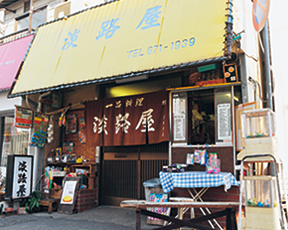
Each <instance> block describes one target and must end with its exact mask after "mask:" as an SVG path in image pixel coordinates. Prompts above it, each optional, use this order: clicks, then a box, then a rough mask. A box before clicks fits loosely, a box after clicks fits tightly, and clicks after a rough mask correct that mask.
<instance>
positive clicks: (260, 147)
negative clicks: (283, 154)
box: [242, 108, 278, 161]
mask: <svg viewBox="0 0 288 230" xmlns="http://www.w3.org/2000/svg"><path fill="white" fill-rule="evenodd" d="M274 120H275V114H274V112H273V111H272V110H271V109H268V108H265V109H258V110H248V111H244V112H243V114H242V127H243V138H244V142H245V151H244V153H245V155H251V154H258V153H260V154H263V153H268V154H272V155H273V156H275V157H276V158H277V159H278V154H277V138H276V130H275V121H274ZM242 157H244V156H242ZM270 158H271V157H270ZM250 160H251V159H250ZM257 160H259V159H257ZM260 160H265V161H267V160H271V159H269V157H263V158H262V159H260Z"/></svg>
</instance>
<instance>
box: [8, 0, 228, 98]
mask: <svg viewBox="0 0 288 230" xmlns="http://www.w3.org/2000/svg"><path fill="white" fill-rule="evenodd" d="M230 1H231V0H230ZM226 2H227V0H217V1H215V0H205V1H203V0H181V1H180V0H173V1H168V0H121V1H115V2H112V3H108V4H104V5H102V6H98V7H93V8H90V9H87V10H85V11H82V12H79V13H77V14H74V15H70V16H69V17H67V18H62V19H60V20H56V21H53V22H51V23H47V24H45V25H43V26H40V27H39V28H38V29H37V32H36V34H35V36H34V39H33V41H32V44H31V47H30V49H29V51H28V53H27V56H26V59H25V60H24V64H23V66H22V69H21V71H20V73H19V75H18V80H17V82H16V84H15V85H14V88H13V90H12V93H11V95H10V96H12V97H13V96H19V95H23V94H27V93H33V92H41V91H47V90H49V89H50V90H51V89H59V88H63V87H67V86H69V85H79V84H89V83H94V82H100V81H103V80H110V79H111V77H115V76H117V77H123V76H128V75H129V74H131V73H143V72H144V73H145V71H150V70H155V69H159V68H165V67H169V66H170V67H171V66H175V65H176V66H177V65H181V64H183V63H191V62H196V61H197V60H206V59H215V58H220V57H223V56H224V55H225V53H224V52H225V51H224V50H225V46H226V43H225V36H226V35H227V31H226V29H225V27H226V22H227V20H228V21H229V16H228V18H227V15H229V14H231V12H230V11H231V10H229V7H230V6H228V8H227V3H226ZM230 32H231V31H230ZM113 79H114V78H113Z"/></svg>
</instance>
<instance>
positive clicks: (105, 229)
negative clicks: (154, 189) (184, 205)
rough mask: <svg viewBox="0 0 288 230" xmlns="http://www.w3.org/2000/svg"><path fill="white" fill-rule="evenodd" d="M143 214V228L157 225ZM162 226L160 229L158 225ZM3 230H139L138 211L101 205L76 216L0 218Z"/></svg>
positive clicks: (54, 214) (39, 215) (146, 228)
mask: <svg viewBox="0 0 288 230" xmlns="http://www.w3.org/2000/svg"><path fill="white" fill-rule="evenodd" d="M146 220H147V217H146V216H143V215H142V219H141V229H143V230H149V229H152V228H155V227H157V226H155V225H147V224H146ZM158 227H159V226H158ZM0 229H1V230H22V229H29V230H39V229H41V230H49V229H63V230H65V229H69V230H90V229H99V230H100V229H101V230H114V229H115V230H132V229H135V209H133V208H120V207H115V206H107V205H101V206H97V207H95V208H93V209H89V210H86V211H84V212H80V213H76V214H71V215H69V214H68V215H67V214H60V213H57V212H53V213H52V214H48V212H47V211H42V212H37V213H33V214H25V215H0Z"/></svg>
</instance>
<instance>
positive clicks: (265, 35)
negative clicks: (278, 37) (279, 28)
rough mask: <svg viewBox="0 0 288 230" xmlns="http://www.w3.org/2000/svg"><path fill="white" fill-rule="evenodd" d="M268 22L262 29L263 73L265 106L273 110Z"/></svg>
mask: <svg viewBox="0 0 288 230" xmlns="http://www.w3.org/2000/svg"><path fill="white" fill-rule="evenodd" d="M267 23H268V22H267V21H266V24H265V26H264V28H263V30H262V35H263V45H264V52H265V53H264V63H265V65H264V73H265V76H266V90H267V92H266V99H267V106H266V107H267V108H270V109H271V110H273V103H272V83H271V74H270V49H269V48H270V47H269V37H268V24H267Z"/></svg>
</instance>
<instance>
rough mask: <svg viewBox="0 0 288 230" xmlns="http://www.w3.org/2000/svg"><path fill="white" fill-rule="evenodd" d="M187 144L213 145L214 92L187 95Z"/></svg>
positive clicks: (195, 92) (204, 91)
mask: <svg viewBox="0 0 288 230" xmlns="http://www.w3.org/2000/svg"><path fill="white" fill-rule="evenodd" d="M188 127H189V129H188V136H189V138H188V139H189V141H188V144H204V143H207V144H214V143H215V113H214V90H213V89H211V90H197V91H192V92H189V93H188Z"/></svg>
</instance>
